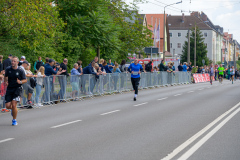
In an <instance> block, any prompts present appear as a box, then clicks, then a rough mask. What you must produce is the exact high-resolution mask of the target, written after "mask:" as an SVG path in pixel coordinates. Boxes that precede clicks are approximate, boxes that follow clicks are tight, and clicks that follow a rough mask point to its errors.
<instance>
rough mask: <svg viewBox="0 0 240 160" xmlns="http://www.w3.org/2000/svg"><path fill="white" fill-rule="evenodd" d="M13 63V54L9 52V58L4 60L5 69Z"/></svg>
mask: <svg viewBox="0 0 240 160" xmlns="http://www.w3.org/2000/svg"><path fill="white" fill-rule="evenodd" d="M11 65H12V55H11V54H9V55H8V58H7V59H5V60H4V61H3V70H6V68H7V67H9V66H11Z"/></svg>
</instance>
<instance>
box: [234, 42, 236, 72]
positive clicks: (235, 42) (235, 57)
mask: <svg viewBox="0 0 240 160" xmlns="http://www.w3.org/2000/svg"><path fill="white" fill-rule="evenodd" d="M233 43H234V55H233V56H234V57H233V61H234V68H235V69H236V40H234V41H233Z"/></svg>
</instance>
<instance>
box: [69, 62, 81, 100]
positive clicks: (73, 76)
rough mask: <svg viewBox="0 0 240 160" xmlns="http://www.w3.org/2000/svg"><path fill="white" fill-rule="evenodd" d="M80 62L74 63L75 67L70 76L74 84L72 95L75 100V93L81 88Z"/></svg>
mask: <svg viewBox="0 0 240 160" xmlns="http://www.w3.org/2000/svg"><path fill="white" fill-rule="evenodd" d="M78 68H79V66H78V63H74V65H73V69H72V70H71V77H70V82H71V85H72V93H71V97H72V98H73V100H76V98H75V95H76V93H77V92H78V90H79V77H78V76H80V73H79V72H78Z"/></svg>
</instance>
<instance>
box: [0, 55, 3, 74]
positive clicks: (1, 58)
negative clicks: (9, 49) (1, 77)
mask: <svg viewBox="0 0 240 160" xmlns="http://www.w3.org/2000/svg"><path fill="white" fill-rule="evenodd" d="M2 60H3V56H2V55H0V73H1V72H2V71H3V64H2Z"/></svg>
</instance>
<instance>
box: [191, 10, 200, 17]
mask: <svg viewBox="0 0 240 160" xmlns="http://www.w3.org/2000/svg"><path fill="white" fill-rule="evenodd" d="M191 16H195V17H198V18H199V13H198V12H197V11H193V12H192V13H191Z"/></svg>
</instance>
